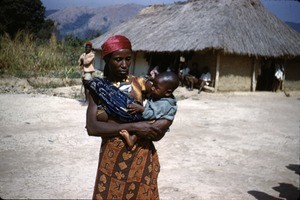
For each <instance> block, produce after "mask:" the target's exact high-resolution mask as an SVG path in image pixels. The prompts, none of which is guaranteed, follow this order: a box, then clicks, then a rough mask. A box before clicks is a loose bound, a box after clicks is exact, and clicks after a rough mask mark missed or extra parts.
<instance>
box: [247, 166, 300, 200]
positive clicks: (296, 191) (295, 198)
mask: <svg viewBox="0 0 300 200" xmlns="http://www.w3.org/2000/svg"><path fill="white" fill-rule="evenodd" d="M286 168H288V169H289V170H292V171H294V172H295V174H297V175H300V165H294V164H290V165H288V166H286ZM272 188H273V190H275V191H277V192H279V198H277V197H274V196H271V195H269V194H266V193H264V192H260V191H255V190H250V191H248V193H249V194H251V195H252V196H254V197H255V198H256V199H258V200H283V199H285V200H299V199H300V188H299V186H298V187H297V186H294V185H292V184H288V183H279V186H276V187H272Z"/></svg>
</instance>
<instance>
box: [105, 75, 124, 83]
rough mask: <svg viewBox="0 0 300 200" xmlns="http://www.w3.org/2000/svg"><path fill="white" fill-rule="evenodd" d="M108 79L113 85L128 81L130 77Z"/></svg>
mask: <svg viewBox="0 0 300 200" xmlns="http://www.w3.org/2000/svg"><path fill="white" fill-rule="evenodd" d="M107 79H108V80H110V81H111V82H112V83H118V82H125V81H127V79H128V76H126V77H116V76H108V77H107Z"/></svg>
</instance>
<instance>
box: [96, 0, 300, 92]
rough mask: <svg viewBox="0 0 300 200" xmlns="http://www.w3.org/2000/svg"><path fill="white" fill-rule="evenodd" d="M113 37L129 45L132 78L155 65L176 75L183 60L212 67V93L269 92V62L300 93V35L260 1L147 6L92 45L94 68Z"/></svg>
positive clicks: (197, 0) (100, 63)
mask: <svg viewBox="0 0 300 200" xmlns="http://www.w3.org/2000/svg"><path fill="white" fill-rule="evenodd" d="M116 34H121V35H125V36H126V37H128V38H129V39H130V40H131V41H132V45H133V50H134V52H135V53H134V63H133V66H132V71H131V72H132V73H133V74H135V75H145V74H147V73H148V71H149V68H151V67H153V66H154V65H160V66H161V67H172V68H174V69H175V70H176V67H177V64H178V60H179V57H180V56H184V57H185V58H186V60H187V61H188V64H189V65H191V64H192V63H197V64H198V70H199V71H201V69H202V68H203V67H205V66H209V67H210V71H211V74H212V78H213V80H214V84H213V87H215V90H216V91H217V90H219V91H250V90H252V91H255V90H257V89H259V90H270V85H271V84H272V77H273V74H274V73H273V72H272V70H273V68H272V63H274V62H277V61H278V60H280V61H281V62H282V61H283V62H284V66H285V72H286V76H285V80H286V81H285V88H287V89H291V90H299V89H300V34H299V33H298V32H296V31H294V30H292V29H291V28H290V27H289V26H288V25H287V24H285V23H284V22H282V21H281V20H279V19H278V18H276V17H275V16H274V15H272V14H271V13H270V12H269V11H268V10H267V9H266V8H265V7H264V6H263V5H262V3H261V2H260V1H259V0H189V1H187V2H179V3H175V4H170V5H153V6H149V7H146V8H145V9H143V10H142V11H141V12H140V13H139V14H138V15H137V16H136V17H135V18H133V19H131V20H129V21H127V22H125V23H123V24H121V25H120V26H118V27H116V28H114V29H113V30H111V31H109V32H107V33H105V34H103V35H101V36H100V37H98V38H96V39H94V40H93V41H92V42H93V44H94V48H95V49H96V51H97V55H98V57H97V60H96V67H97V68H98V69H102V67H101V66H104V64H103V61H101V45H102V43H103V42H104V41H105V40H106V39H107V38H108V37H109V36H111V35H116ZM272 73H273V74H272Z"/></svg>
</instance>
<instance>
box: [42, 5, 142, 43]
mask: <svg viewBox="0 0 300 200" xmlns="http://www.w3.org/2000/svg"><path fill="white" fill-rule="evenodd" d="M144 7H145V6H142V5H138V4H117V5H112V6H106V7H98V8H90V7H68V8H65V9H62V10H58V11H56V12H54V11H52V14H49V15H47V14H46V16H47V19H51V20H53V21H55V22H56V23H57V24H58V31H59V37H60V38H63V37H64V36H65V35H73V36H76V37H79V38H91V37H92V36H94V35H97V34H98V35H99V34H103V33H105V32H106V31H108V30H110V29H111V28H112V27H115V26H117V25H119V24H121V23H122V22H124V21H126V20H128V19H130V18H131V17H134V16H135V15H137V14H138V12H139V11H140V10H141V9H142V8H144ZM49 12H50V11H48V13H49ZM46 13H47V12H46Z"/></svg>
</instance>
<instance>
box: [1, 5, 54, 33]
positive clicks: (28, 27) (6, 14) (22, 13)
mask: <svg viewBox="0 0 300 200" xmlns="http://www.w3.org/2000/svg"><path fill="white" fill-rule="evenodd" d="M0 7H1V9H0V34H3V33H5V32H6V33H8V34H9V35H10V36H14V35H15V34H16V33H17V32H18V31H19V30H25V31H28V32H29V33H33V34H34V35H35V36H37V35H38V33H39V32H40V31H41V30H42V31H44V32H45V30H48V31H49V32H50V33H51V31H52V29H53V26H54V23H51V22H49V21H47V22H46V21H45V7H44V6H43V4H42V2H41V1H40V0H0ZM49 32H48V33H47V35H49V36H50V35H51V34H49Z"/></svg>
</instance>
